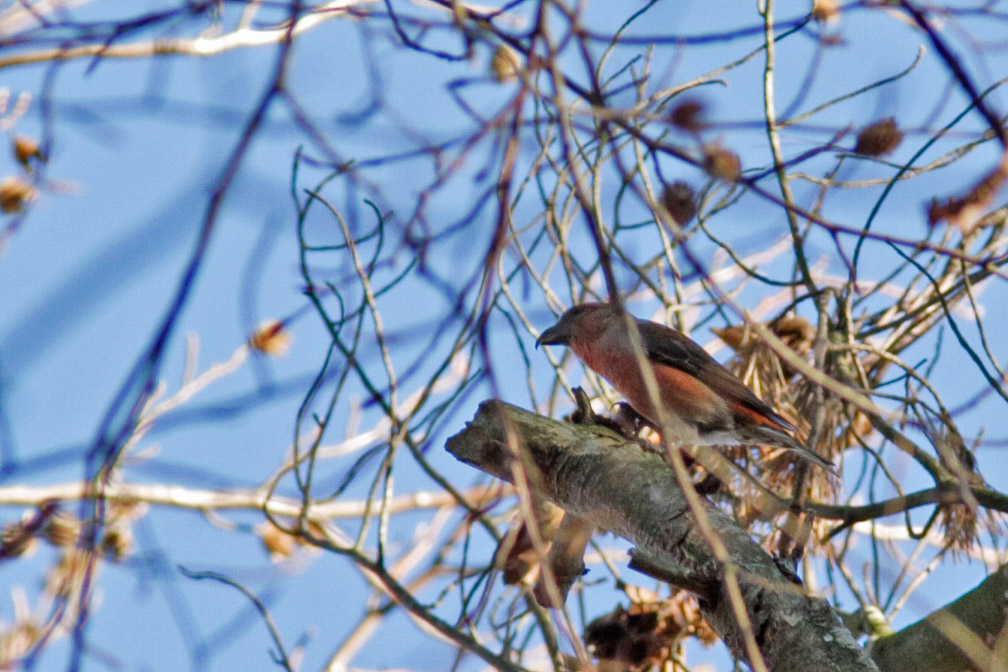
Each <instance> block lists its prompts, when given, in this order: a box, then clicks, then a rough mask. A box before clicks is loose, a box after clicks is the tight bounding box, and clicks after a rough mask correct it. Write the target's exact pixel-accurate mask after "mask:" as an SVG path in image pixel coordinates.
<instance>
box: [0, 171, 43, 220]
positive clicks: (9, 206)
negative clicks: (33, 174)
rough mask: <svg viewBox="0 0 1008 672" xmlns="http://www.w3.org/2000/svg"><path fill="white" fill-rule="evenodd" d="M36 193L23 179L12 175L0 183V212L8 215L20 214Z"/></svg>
mask: <svg viewBox="0 0 1008 672" xmlns="http://www.w3.org/2000/svg"><path fill="white" fill-rule="evenodd" d="M36 193H37V192H36V190H35V187H33V186H32V185H31V183H30V182H28V181H27V180H25V179H24V178H23V177H19V176H17V175H12V176H10V177H7V178H4V180H3V181H2V182H0V210H3V211H4V212H6V213H9V214H11V213H15V212H21V211H22V210H24V207H25V204H26V203H28V201H30V200H32V199H33V198H35V196H36Z"/></svg>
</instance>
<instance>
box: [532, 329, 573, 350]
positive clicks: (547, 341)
mask: <svg viewBox="0 0 1008 672" xmlns="http://www.w3.org/2000/svg"><path fill="white" fill-rule="evenodd" d="M569 338H570V334H569V333H567V329H566V328H563V327H561V326H560V324H559V323H557V324H554V325H553V326H552V327H550V328H549V329H547V330H546V331H544V332H542V333H541V334H540V335H539V338H537V339H536V349H539V346H540V345H567V343H568V340H569Z"/></svg>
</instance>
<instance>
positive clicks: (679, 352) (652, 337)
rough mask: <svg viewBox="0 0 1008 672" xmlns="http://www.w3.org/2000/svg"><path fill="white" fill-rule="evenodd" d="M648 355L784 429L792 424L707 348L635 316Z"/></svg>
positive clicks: (792, 428)
mask: <svg viewBox="0 0 1008 672" xmlns="http://www.w3.org/2000/svg"><path fill="white" fill-rule="evenodd" d="M637 328H638V329H639V331H640V335H641V342H642V343H643V345H644V352H645V353H647V356H648V359H650V360H652V361H654V362H656V363H658V364H664V365H666V366H671V367H673V368H676V369H679V370H680V371H684V372H686V373H688V374H689V375H691V376H693V377H694V378H697V379H698V380H700V381H701V382H702V383H704V384H705V385H706V386H707V387H709V388H710V389H711V390H713V391H714V392H715V393H716V394H718V395H719V396H721V397H722V398H723V399H725V400H726V401H728V402H729V403H737V404H740V405H741V406H743V407H744V408H748V409H751V410H753V411H755V412H756V413H757V414H758V415H762V416H764V417H766V418H767V419H769V420H771V421H773V422H775V423H776V424H777V425H779V426H780V427H782V428H783V429H786V430H790V431H794V427H793V426H792V425H791V424H790V423H789V422H788V421H787V420H785V419H784V418H782V417H781V416H779V415H778V414H777V413H775V412H774V411H773V409H772V408H770V407H769V406H767V405H766V404H765V403H763V401H761V400H760V398H759V397H757V396H756V395H755V394H753V392H752V390H750V389H749V388H748V387H746V386H745V384H744V383H743V382H742V381H741V380H739V379H738V378H737V377H736V376H735V374H733V373H732V372H731V371H729V370H728V369H726V368H725V367H723V366H721V365H720V364H719V363H718V362H717V360H716V359H714V358H713V357H711V356H710V355H709V354H707V351H706V350H704V349H703V348H701V347H700V346H699V345H697V344H696V343H694V342H693V341H691V340H690V339H689V338H687V337H686V336H684V335H682V334H680V333H679V332H678V331H676V330H674V329H670V328H669V327H666V326H664V325H661V324H658V323H656V322H646V321H644V320H637Z"/></svg>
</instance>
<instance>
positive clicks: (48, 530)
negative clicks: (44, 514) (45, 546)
mask: <svg viewBox="0 0 1008 672" xmlns="http://www.w3.org/2000/svg"><path fill="white" fill-rule="evenodd" d="M80 532H81V523H80V521H79V520H77V517H76V516H74V515H73V514H72V513H67V512H66V511H57V512H56V513H55V514H54V515H53V516H52V517H51V518H50V519H49V520H48V521H46V525H45V528H43V530H42V534H43V535H45V538H46V541H48V542H49V543H50V544H52V545H53V546H58V547H61V548H67V547H69V546H73V545H75V544H76V543H77V539H78V538H79V537H80Z"/></svg>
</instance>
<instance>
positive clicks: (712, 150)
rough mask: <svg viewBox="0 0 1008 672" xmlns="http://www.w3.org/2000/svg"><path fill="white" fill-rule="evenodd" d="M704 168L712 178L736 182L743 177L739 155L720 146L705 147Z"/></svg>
mask: <svg viewBox="0 0 1008 672" xmlns="http://www.w3.org/2000/svg"><path fill="white" fill-rule="evenodd" d="M703 167H704V170H706V171H707V172H708V173H710V174H711V175H712V176H714V177H717V178H720V179H722V180H728V181H729V182H734V181H735V180H737V179H739V177H741V176H742V162H741V161H739V158H738V155H737V154H735V153H734V152H732V151H729V150H727V149H725V148H724V147H722V146H720V145H707V146H706V147H704V156H703Z"/></svg>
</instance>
